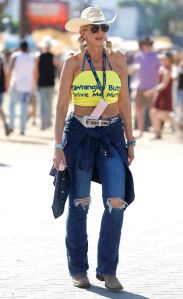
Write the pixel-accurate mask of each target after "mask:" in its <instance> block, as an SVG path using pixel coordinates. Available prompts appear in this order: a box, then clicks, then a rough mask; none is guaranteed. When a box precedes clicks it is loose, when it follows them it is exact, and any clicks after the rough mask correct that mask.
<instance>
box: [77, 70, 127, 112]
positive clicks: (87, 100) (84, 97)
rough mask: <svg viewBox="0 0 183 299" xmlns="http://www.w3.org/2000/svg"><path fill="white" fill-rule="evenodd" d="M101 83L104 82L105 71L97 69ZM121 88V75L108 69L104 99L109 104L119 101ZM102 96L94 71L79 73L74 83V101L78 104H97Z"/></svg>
mask: <svg viewBox="0 0 183 299" xmlns="http://www.w3.org/2000/svg"><path fill="white" fill-rule="evenodd" d="M97 75H98V77H99V80H100V82H101V84H103V71H97ZM120 90H121V80H120V78H119V75H118V74H117V73H116V72H114V71H112V70H109V71H106V87H105V90H104V99H105V100H106V101H107V103H108V104H112V103H116V102H117V101H118V94H119V92H120ZM101 98H102V93H101V91H100V90H99V89H98V88H97V83H96V80H95V77H94V75H93V73H92V71H83V72H81V73H80V74H79V75H77V76H76V77H75V79H74V81H73V83H72V101H73V103H74V105H78V106H96V105H97V104H98V103H99V101H100V100H101Z"/></svg>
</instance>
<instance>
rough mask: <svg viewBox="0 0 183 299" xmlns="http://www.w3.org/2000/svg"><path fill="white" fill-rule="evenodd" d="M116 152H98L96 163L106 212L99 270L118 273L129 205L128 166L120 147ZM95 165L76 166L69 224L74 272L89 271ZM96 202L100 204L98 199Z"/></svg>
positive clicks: (71, 269) (68, 241) (69, 255)
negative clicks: (91, 167)
mask: <svg viewBox="0 0 183 299" xmlns="http://www.w3.org/2000/svg"><path fill="white" fill-rule="evenodd" d="M112 152H113V155H112V156H111V157H109V156H107V155H106V153H104V154H101V153H99V152H96V153H95V166H96V168H97V171H98V174H99V176H100V180H101V183H102V196H103V205H104V212H103V216H102V220H101V228H100V235H99V241H98V254H97V269H96V271H97V273H99V274H115V273H116V268H117V265H118V251H119V244H120V236H121V229H122V223H123V214H124V206H125V201H124V197H125V167H124V164H123V161H122V160H121V158H120V156H119V153H118V151H117V150H116V149H115V148H114V147H112ZM91 177H92V169H91V170H89V171H86V170H82V169H80V168H78V167H77V166H75V169H74V182H73V187H72V190H71V192H70V196H69V210H68V217H67V227H66V247H67V258H68V267H69V272H70V274H71V275H75V274H77V273H81V272H85V273H86V272H87V270H88V268H89V265H88V255H87V252H88V240H87V230H86V227H87V224H86V221H87V213H88V210H89V204H90V187H91ZM94 200H95V199H93V204H95V205H96V202H94Z"/></svg>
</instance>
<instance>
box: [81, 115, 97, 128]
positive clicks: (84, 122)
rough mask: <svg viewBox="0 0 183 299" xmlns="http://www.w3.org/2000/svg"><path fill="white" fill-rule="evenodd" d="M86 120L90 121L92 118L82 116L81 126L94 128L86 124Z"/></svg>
mask: <svg viewBox="0 0 183 299" xmlns="http://www.w3.org/2000/svg"><path fill="white" fill-rule="evenodd" d="M88 120H91V121H92V117H91V116H87V115H85V116H83V118H82V124H83V126H85V127H86V128H95V127H96V125H94V124H93V125H92V124H87V121H88ZM93 120H95V119H93Z"/></svg>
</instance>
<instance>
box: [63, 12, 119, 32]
mask: <svg viewBox="0 0 183 299" xmlns="http://www.w3.org/2000/svg"><path fill="white" fill-rule="evenodd" d="M115 19H116V15H115V16H114V18H113V19H112V20H111V21H107V20H106V19H105V16H104V13H103V12H102V9H101V8H100V7H98V6H95V7H87V8H85V9H84V10H83V11H82V13H81V17H80V18H74V19H71V20H70V21H68V22H67V23H66V24H65V29H66V30H68V31H71V32H74V33H78V32H79V30H80V28H81V27H82V26H85V25H90V24H96V25H100V24H111V23H113V22H114V21H115Z"/></svg>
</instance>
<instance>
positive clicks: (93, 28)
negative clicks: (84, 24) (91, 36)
mask: <svg viewBox="0 0 183 299" xmlns="http://www.w3.org/2000/svg"><path fill="white" fill-rule="evenodd" d="M99 29H101V30H102V31H103V32H107V31H108V30H109V26H108V25H107V24H101V25H95V24H91V26H90V31H91V32H92V33H97V32H98V31H99Z"/></svg>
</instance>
